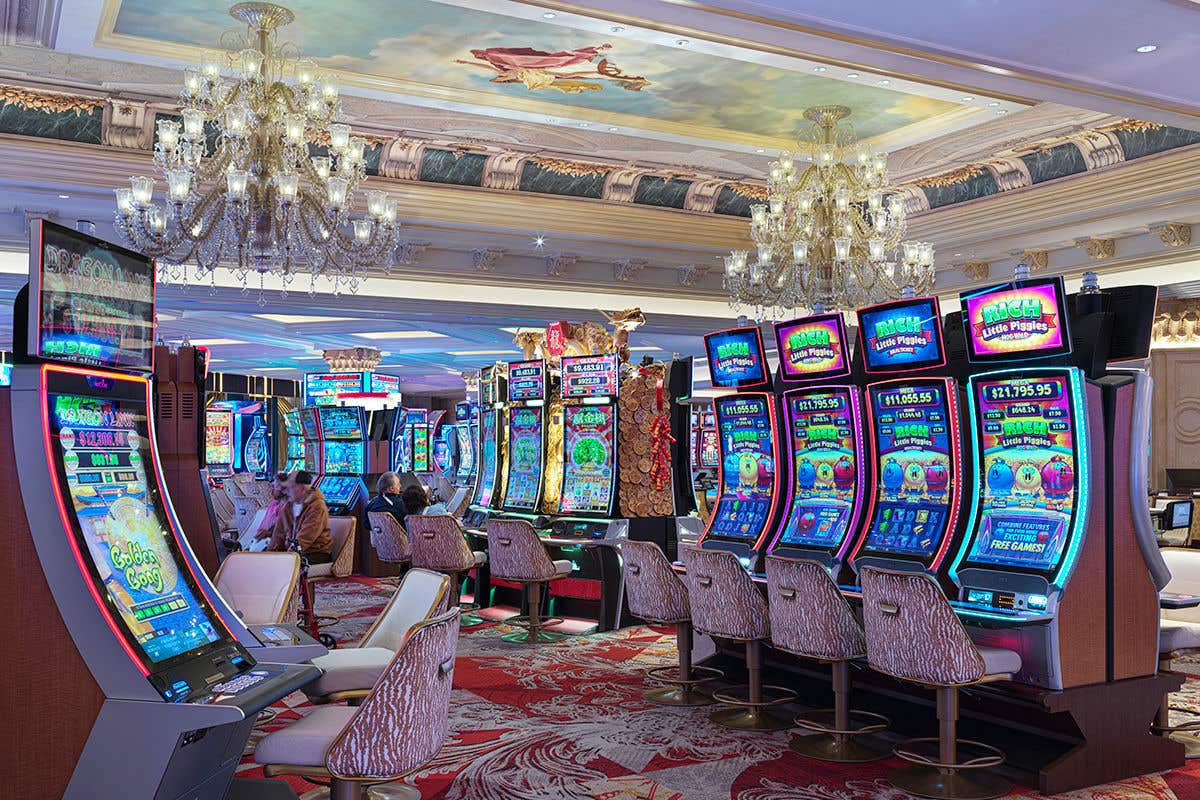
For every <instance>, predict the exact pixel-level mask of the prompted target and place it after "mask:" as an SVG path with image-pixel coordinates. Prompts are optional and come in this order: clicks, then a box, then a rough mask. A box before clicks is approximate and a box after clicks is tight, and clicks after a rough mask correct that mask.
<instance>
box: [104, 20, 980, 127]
mask: <svg viewBox="0 0 1200 800" xmlns="http://www.w3.org/2000/svg"><path fill="white" fill-rule="evenodd" d="M113 1H114V2H119V3H120V5H119V8H118V11H117V14H116V16H115V20H114V22H113V27H112V32H113V33H115V34H117V35H118V36H119V37H121V38H122V40H123V41H124V42H126V44H125V46H127V47H132V48H133V49H136V40H137V39H141V40H151V41H154V40H157V41H160V42H171V43H182V44H186V45H193V46H199V47H214V46H219V45H220V42H221V34H222V33H223V32H224V31H227V30H230V29H232V28H234V27H236V25H237V23H236V22H235V21H234V20H232V19H231V18H230V17H229V16H228V13H227V9H228V3H225V2H221V1H220V0H113ZM286 5H287V6H288V7H289V8H291V9H292V10H293V11H294V12H296V16H297V21H296V22H295V23H293V24H292V25H289V26H288V27H286V28H284V29H283V30H282V32H281V34H280V40H281V41H291V42H294V43H295V44H296V45H298V46H299V47H300V49H301V50H302V51H303V52H304V54H305V55H308V56H310V57H313V58H316V59H317V60H319V61H320V62H321V63H322V64H323V65H325V66H330V67H335V68H338V69H341V70H344V71H347V72H354V73H360V74H362V75H366V76H371V77H372V78H378V79H384V80H385V81H396V82H397V83H396V88H397V90H399V91H414V90H415V92H414V93H417V94H420V93H421V90H420V87H425V88H426V89H428V90H429V91H428V92H427V94H428V96H437V97H441V98H446V99H449V98H451V97H453V96H454V93H455V92H460V93H462V98H463V100H464V101H467V102H472V103H479V104H481V105H492V106H504V105H505V104H506V103H511V102H513V100H514V99H519V100H520V101H523V102H527V101H531V100H532V101H541V103H542V104H544V105H545V107H546V108H548V109H549V110H550V113H554V109H555V108H558V109H559V111H558V113H561V114H569V113H570V111H569V110H567V109H563V108H562V107H563V106H569V107H581V108H585V109H589V110H591V111H593V112H602V113H611V114H620V115H629V116H631V117H636V118H641V119H643V120H648V121H651V122H653V121H659V122H662V123H669V124H675V125H688V126H697V127H698V128H699V127H702V128H705V129H709V130H714V129H715V130H720V131H729V132H736V133H739V134H748V135H757V136H764V137H781V138H788V137H792V136H793V135H795V133H796V132H797V130H799V129H800V128H801V126H802V119H801V115H802V113H803V110H804V108H805V107H807V106H811V105H819V104H828V103H840V104H842V105H847V106H850V107H851V108H852V109H853V110H854V115H853V117H852V119H851V121H852V122H853V123H854V125H855V128H856V131H857V132H858V135H859V136H860V137H863V138H866V137H872V136H876V135H879V134H885V133H890V132H892V131H895V130H897V129H899V128H903V127H905V126H907V125H910V124H912V123H916V122H921V121H924V120H928V119H930V118H933V117H936V116H938V115H941V114H944V113H946V112H949V111H952V110H954V109H956V108H958V105H957V104H955V103H951V102H946V101H944V100H939V99H932V98H927V97H921V96H917V95H912V94H906V93H902V92H896V91H891V90H889V89H883V88H879V87H877V86H864V85H858V84H855V83H852V82H848V81H841V80H834V79H831V78H827V77H823V76H820V75H814V74H811V73H808V72H800V71H794V70H790V69H784V68H780V67H775V66H768V65H763V64H757V63H751V62H749V61H741V60H736V59H733V58H725V57H722V56H716V55H710V54H706V53H699V52H692V51H689V50H688V49H685V48H676V47H670V46H665V45H660V44H651V43H647V42H644V41H640V40H637V39H633V38H628V37H627V36H626V37H622V36H621V35H618V34H614V33H606V34H597V33H594V32H591V31H586V30H580V29H577V28H570V27H566V26H564V25H557V24H553V23H550V22H546V21H542V20H540V19H539V20H528V19H521V18H518V17H514V16H507V15H504V14H501V13H494V12H491V11H479V10H475V9H471V8H463V7H460V6H456V5H450V4H447V3H441V2H432V1H431V0H356V2H355V3H354V4H353V6H352V8H353V13H351V14H348V13H346V12H347V6H346V5H344V4H341V3H329V2H325V0H321V1H320V2H318V0H288V1H287V3H286ZM495 7H496V8H502V6H500V5H499V4H497V5H496V6H495ZM103 34H104V32H103V31H101V35H103ZM129 37H136V38H135V39H134V40H133V41H134V44H132V45H131V44H130V41H131V40H130V39H129ZM618 121H619V122H621V123H625V124H628V122H629V120H628V119H621V120H618V119H617V118H616V117H614V118H613V123H612V124H617V123H618Z"/></svg>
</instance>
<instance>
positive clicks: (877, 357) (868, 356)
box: [858, 297, 945, 373]
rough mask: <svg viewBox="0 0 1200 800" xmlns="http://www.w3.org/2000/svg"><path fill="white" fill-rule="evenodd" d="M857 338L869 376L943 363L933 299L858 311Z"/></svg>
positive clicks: (938, 317) (937, 312) (939, 324)
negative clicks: (870, 374)
mask: <svg viewBox="0 0 1200 800" xmlns="http://www.w3.org/2000/svg"><path fill="white" fill-rule="evenodd" d="M858 336H859V341H860V342H861V346H862V352H863V361H864V366H865V368H866V371H867V372H870V373H888V372H910V371H912V370H918V369H926V368H928V367H936V366H940V365H941V364H944V363H945V356H944V352H945V351H944V349H943V347H942V316H941V311H940V309H939V307H938V301H937V298H936V297H920V298H916V299H913V300H899V301H897V302H894V303H884V304H882V305H877V306H868V307H867V308H860V309H859V310H858Z"/></svg>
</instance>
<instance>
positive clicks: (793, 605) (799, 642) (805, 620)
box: [767, 556, 889, 763]
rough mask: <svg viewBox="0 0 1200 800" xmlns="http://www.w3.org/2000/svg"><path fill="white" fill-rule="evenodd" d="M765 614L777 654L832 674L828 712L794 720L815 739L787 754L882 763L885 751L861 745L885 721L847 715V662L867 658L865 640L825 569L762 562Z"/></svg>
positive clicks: (804, 739)
mask: <svg viewBox="0 0 1200 800" xmlns="http://www.w3.org/2000/svg"><path fill="white" fill-rule="evenodd" d="M767 608H768V609H769V610H770V615H771V644H772V645H773V646H774V647H775V649H776V650H782V651H784V652H785V653H791V654H793V655H797V656H800V657H801V658H807V659H811V660H813V661H820V662H822V663H827V664H829V665H831V669H832V686H833V708H832V709H821V710H818V711H809V712H805V713H803V714H801V715H800V716H798V717H796V725H798V726H799V727H801V728H804V729H805V730H808V731H814V732H815V733H813V734H811V735H808V736H800V737H798V738H795V739H793V740H792V745H791V746H792V749H793V750H795V751H796V752H797V753H800V754H802V755H806V756H808V757H810V758H816V759H819V760H821V761H836V762H842V763H849V762H858V761H874V760H876V759H880V758H885V757H887V756H888V755H889V751H888V749H887V748H886V747H884V746H883V745H881V744H879V743H872V742H869V741H865V739H867V737H869V736H870V734H873V733H878V732H879V731H882V730H885V729H886V728H887V726H888V719H887V717H883V716H880V715H879V714H872V713H870V712H867V711H852V710H851V709H850V662H851V661H855V660H858V659H862V658H865V657H866V655H867V640H866V636H865V635H864V634H863V629H862V625H860V624H859V622H858V618H857V617H855V616H854V611H853V609H851V608H850V604H849V603H848V602H846V598H845V597H843V596H842V593H841V592H840V591H838V587H837V584H836V583H835V582H834V580H833V578H831V577H830V576H829V573H828V572H827V571H826V570H825V568H824V567H823V566H821V565H820V564H818V563H817V562H815V561H805V560H801V559H795V558H781V557H779V556H767ZM871 744H874V746H871Z"/></svg>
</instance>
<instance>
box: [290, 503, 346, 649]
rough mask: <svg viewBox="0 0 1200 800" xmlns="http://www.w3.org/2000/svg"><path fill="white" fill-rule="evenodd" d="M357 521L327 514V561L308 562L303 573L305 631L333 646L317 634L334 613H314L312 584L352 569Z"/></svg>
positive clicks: (331, 640)
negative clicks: (328, 552) (318, 562)
mask: <svg viewBox="0 0 1200 800" xmlns="http://www.w3.org/2000/svg"><path fill="white" fill-rule="evenodd" d="M357 528H358V521H357V520H356V519H355V518H354V517H330V518H329V538H330V554H329V555H330V561H328V562H326V563H324V564H309V565H308V567H307V569H306V570H305V574H304V610H303V615H304V616H305V618H306V620H307V622H306V624H307V627H308V630H309V633H310V634H312V636H313V637H314V638H316V639H319V640H320V642H321V644H323V645H325V646H326V647H329V648H333V647H335V646H337V642H336V641H335V640H334V638H333V637H332V636H331V635H329V634H323V633H321V628H326V627H328V626H330V625H333V624H334V623H336V622H337V620H338V618H337V616H336V615H334V614H318V613H317V611H316V607H317V606H316V603H317V592H316V584H317V583H318V582H320V581H326V580H329V579H331V578H344V577H346V576H347V575H349V574H350V573H351V572H352V571H353V570H354V539H355V533H356V530H357Z"/></svg>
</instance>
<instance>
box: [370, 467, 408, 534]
mask: <svg viewBox="0 0 1200 800" xmlns="http://www.w3.org/2000/svg"><path fill="white" fill-rule="evenodd" d="M367 511H368V512H371V511H386V512H387V513H389V514H391V515H392V516H393V517H395V518H396V522H399V523H400V524H401V525H404V513H405V512H404V501H403V499H402V498H401V497H400V476H399V475H397V474H396V473H394V472H385V473H383V474H382V475H380V476H379V482H378V483H377V484H375V496H374V497H372V498H371V502H369V503H367Z"/></svg>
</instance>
